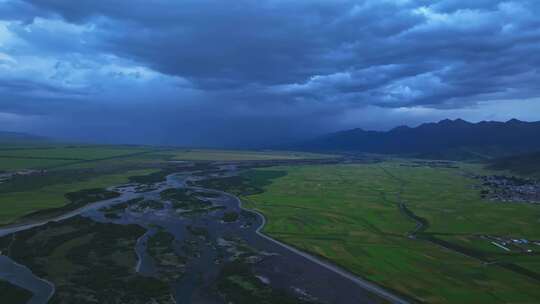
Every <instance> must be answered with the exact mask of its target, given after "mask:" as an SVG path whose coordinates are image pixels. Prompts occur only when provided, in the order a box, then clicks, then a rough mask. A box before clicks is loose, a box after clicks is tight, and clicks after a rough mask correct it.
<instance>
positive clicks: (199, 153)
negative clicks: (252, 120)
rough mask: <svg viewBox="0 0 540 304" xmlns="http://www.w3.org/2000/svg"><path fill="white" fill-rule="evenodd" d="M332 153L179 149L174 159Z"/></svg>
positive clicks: (294, 156)
mask: <svg viewBox="0 0 540 304" xmlns="http://www.w3.org/2000/svg"><path fill="white" fill-rule="evenodd" d="M327 157H332V155H326V154H316V153H307V152H290V151H237V150H208V149H194V150H179V151H177V152H175V153H174V157H173V160H201V161H204V160H215V161H220V160H221V161H240V160H291V159H317V158H327Z"/></svg>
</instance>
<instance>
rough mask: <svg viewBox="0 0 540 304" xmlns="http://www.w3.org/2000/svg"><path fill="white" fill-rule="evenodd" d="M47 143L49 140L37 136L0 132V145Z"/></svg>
mask: <svg viewBox="0 0 540 304" xmlns="http://www.w3.org/2000/svg"><path fill="white" fill-rule="evenodd" d="M47 141H49V139H48V138H46V137H41V136H37V135H32V134H27V133H19V132H7V131H0V144H32V143H43V142H47Z"/></svg>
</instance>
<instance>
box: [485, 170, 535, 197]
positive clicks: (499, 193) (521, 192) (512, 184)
mask: <svg viewBox="0 0 540 304" xmlns="http://www.w3.org/2000/svg"><path fill="white" fill-rule="evenodd" d="M476 178H477V179H480V180H481V181H482V185H481V189H482V191H481V195H482V198H487V199H489V200H492V201H499V202H525V203H540V182H538V181H535V180H531V179H525V178H520V177H514V176H511V177H509V176H503V175H485V176H476Z"/></svg>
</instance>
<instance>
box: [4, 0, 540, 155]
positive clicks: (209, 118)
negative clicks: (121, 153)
mask: <svg viewBox="0 0 540 304" xmlns="http://www.w3.org/2000/svg"><path fill="white" fill-rule="evenodd" d="M539 13H540V2H538V1H535V0H519V1H518V0H515V1H496V0H486V1H458V0H443V1H436V2H435V1H426V0H416V1H415V0H393V1H392V0H385V1H381V0H367V1H346V0H338V1H285V0H270V1H267V0H262V1H245V0H240V1H234V2H230V1H217V0H203V1H200V0H198V1H194V0H193V1H192V0H189V1H164V0H154V1H143V0H118V1H115V2H114V4H111V2H110V1H106V0H80V1H58V0H25V1H23V0H0V128H10V129H20V130H28V131H34V132H41V133H44V134H50V135H56V136H63V137H66V138H81V139H90V140H100V141H109V142H145V143H160V144H189V145H209V144H213V145H240V144H244V145H256V144H261V143H271V142H280V141H288V140H295V139H297V138H301V137H305V136H311V135H315V134H318V133H322V132H326V131H333V130H337V129H341V128H348V127H358V126H360V127H365V128H374V129H384V128H389V127H392V126H395V125H399V124H403V123H419V122H422V121H429V120H434V119H439V118H440V117H443V116H456V115H460V116H463V117H464V118H468V119H471V120H481V119H508V118H510V115H512V116H517V118H522V119H540V104H539V103H538V102H537V101H538V98H539V97H540V86H539V85H538V83H540V74H539V71H538V68H539V66H540V56H538V55H537V54H540V19H539V18H538V17H537V16H538V14H539ZM509 109H510V110H509ZM534 112H536V113H538V114H536V116H535V115H532V114H531V113H534Z"/></svg>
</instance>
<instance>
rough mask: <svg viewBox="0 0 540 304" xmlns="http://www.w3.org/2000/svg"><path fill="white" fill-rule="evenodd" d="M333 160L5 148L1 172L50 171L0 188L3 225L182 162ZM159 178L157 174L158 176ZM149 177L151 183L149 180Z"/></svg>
mask: <svg viewBox="0 0 540 304" xmlns="http://www.w3.org/2000/svg"><path fill="white" fill-rule="evenodd" d="M317 157H327V156H326V155H320V154H310V153H295V152H268V151H263V152H257V151H229V150H228V151H224V150H185V149H174V148H161V147H149V146H97V145H76V146H74V145H36V146H18V145H11V146H10V145H7V144H3V145H1V146H0V171H4V172H16V171H18V170H23V169H38V170H44V172H43V173H42V174H34V175H32V176H28V177H24V176H17V177H15V178H12V179H10V180H8V181H6V182H3V183H0V225H5V224H8V223H11V222H14V221H16V220H18V219H19V218H21V217H23V216H25V215H28V214H30V213H33V212H35V211H40V210H45V209H50V208H59V207H63V206H65V205H66V204H68V203H69V200H68V199H67V198H66V197H65V195H66V193H70V192H76V191H80V190H83V189H93V188H106V187H109V186H114V185H118V184H123V183H126V182H128V181H130V177H133V176H138V178H137V179H136V181H142V180H154V179H156V178H158V179H160V178H162V177H163V175H164V174H163V172H165V173H166V172H167V171H163V169H164V168H166V167H167V166H169V165H174V164H175V161H178V160H192V161H227V160H248V159H253V160H273V159H279V160H281V159H299V158H317ZM152 174H153V175H152ZM145 176H148V178H144V177H145Z"/></svg>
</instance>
